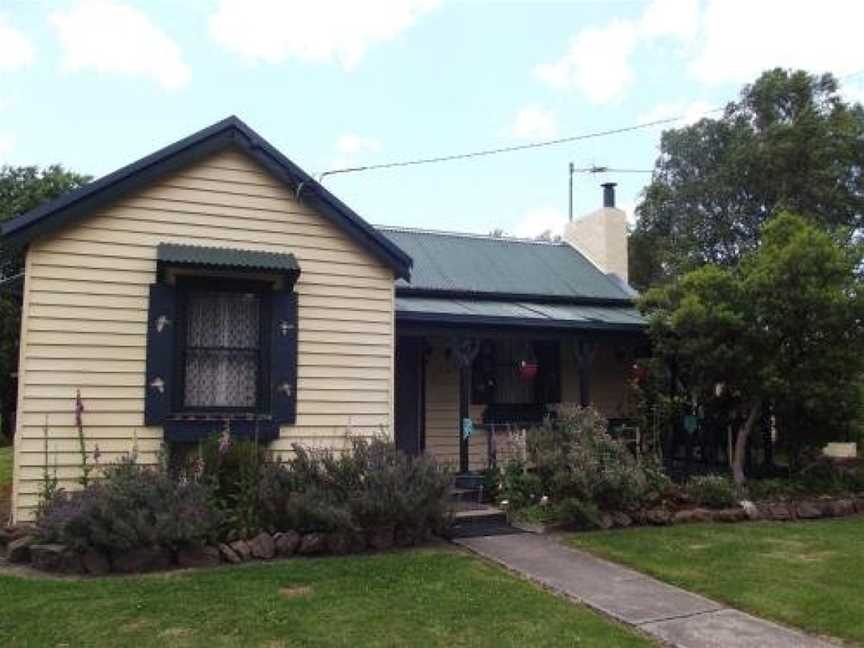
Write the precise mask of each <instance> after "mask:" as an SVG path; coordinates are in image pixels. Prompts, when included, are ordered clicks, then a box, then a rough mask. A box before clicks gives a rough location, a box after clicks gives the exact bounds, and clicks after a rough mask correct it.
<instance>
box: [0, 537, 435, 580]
mask: <svg viewBox="0 0 864 648" xmlns="http://www.w3.org/2000/svg"><path fill="white" fill-rule="evenodd" d="M34 531H35V529H34V528H33V527H32V526H29V525H19V526H15V527H7V528H5V529H0V549H2V548H3V547H5V550H6V560H7V561H8V562H9V563H12V564H19V565H30V566H31V567H33V568H34V569H38V570H40V571H44V572H49V573H54V574H67V575H90V576H106V575H108V574H110V573H116V574H141V573H147V572H154V571H166V570H170V569H186V568H190V567H215V566H218V565H232V564H239V563H244V562H249V561H255V560H272V559H274V558H290V557H292V556H324V555H333V556H344V555H348V554H357V553H368V552H370V551H386V550H388V549H391V548H393V547H410V546H416V545H418V544H421V543H423V542H426V541H428V540H429V539H430V537H431V534H429V533H427V532H423V533H420V532H415V533H408V532H405V531H403V530H399V529H395V528H393V527H382V528H380V529H373V530H371V531H368V532H366V533H341V532H336V533H305V534H301V533H298V532H296V531H287V532H278V533H272V534H271V533H268V532H266V531H262V532H261V533H258V534H257V535H255V536H254V537H252V538H248V539H244V540H235V541H233V542H228V543H219V544H214V545H206V546H201V547H187V548H183V549H179V550H177V551H172V550H170V549H167V548H164V547H141V548H136V549H131V550H129V551H124V552H113V553H112V554H111V555H108V554H105V553H102V552H99V551H96V550H93V549H91V550H88V551H85V552H77V551H74V550H72V549H71V548H68V547H66V546H64V545H59V544H40V543H39V540H38V537H37V536H36V535H35V534H34Z"/></svg>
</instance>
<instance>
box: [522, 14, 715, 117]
mask: <svg viewBox="0 0 864 648" xmlns="http://www.w3.org/2000/svg"><path fill="white" fill-rule="evenodd" d="M698 29H699V0H653V2H651V3H649V4H648V5H647V6H646V7H645V9H644V11H643V12H642V13H641V15H639V17H638V18H636V19H633V20H624V19H619V18H616V19H613V20H611V21H610V22H608V23H606V24H605V25H603V26H599V27H598V26H592V27H586V28H585V29H583V30H581V31H580V32H579V33H578V34H576V36H575V37H574V38H573V39H572V41H571V42H570V47H569V49H568V50H567V52H566V53H565V54H564V56H562V57H561V58H560V59H558V60H557V61H554V62H552V63H544V64H541V65H538V66H537V67H536V68H535V69H534V73H535V74H536V76H537V77H538V78H540V79H542V80H543V81H545V82H547V83H548V84H549V85H551V86H553V87H555V88H558V89H562V90H566V89H573V90H578V91H580V92H582V93H583V94H584V95H585V96H586V97H587V98H588V99H589V101H591V102H592V103H595V104H604V103H608V102H610V101H613V100H615V99H619V98H620V97H621V96H622V95H623V94H624V92H625V91H626V89H627V87H628V86H629V85H630V83H631V82H632V80H633V77H634V75H633V69H632V61H631V59H632V57H633V53H634V51H635V50H636V48H637V47H639V46H640V45H643V44H645V43H650V42H652V41H654V40H656V39H660V38H667V39H673V40H675V41H679V42H682V43H689V42H690V41H692V40H693V39H694V38H695V37H696V34H697V33H698Z"/></svg>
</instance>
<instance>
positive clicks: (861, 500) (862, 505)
mask: <svg viewBox="0 0 864 648" xmlns="http://www.w3.org/2000/svg"><path fill="white" fill-rule="evenodd" d="M855 512H856V513H864V497H856V498H855Z"/></svg>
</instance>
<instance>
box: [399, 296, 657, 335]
mask: <svg viewBox="0 0 864 648" xmlns="http://www.w3.org/2000/svg"><path fill="white" fill-rule="evenodd" d="M396 317H397V318H398V319H400V320H402V321H417V322H424V321H425V322H429V323H430V324H431V323H486V324H503V325H516V326H545V327H561V328H599V329H604V328H605V329H622V330H623V329H634V330H638V329H642V328H644V326H645V323H646V322H645V319H644V318H643V317H642V316H641V315H640V314H639V311H637V310H636V308H634V307H632V306H595V305H583V304H548V303H538V302H524V301H501V300H494V299H450V298H434V297H412V296H398V297H397V298H396Z"/></svg>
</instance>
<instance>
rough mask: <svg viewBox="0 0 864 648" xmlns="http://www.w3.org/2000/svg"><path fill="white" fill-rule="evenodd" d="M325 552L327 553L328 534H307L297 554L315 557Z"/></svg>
mask: <svg viewBox="0 0 864 648" xmlns="http://www.w3.org/2000/svg"><path fill="white" fill-rule="evenodd" d="M325 551H327V534H326V533H307V534H306V535H304V536H303V539H302V540H301V541H300V548H299V549H298V550H297V553H299V554H301V555H303V556H315V555H317V554H322V553H324V552H325Z"/></svg>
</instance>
